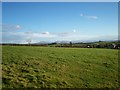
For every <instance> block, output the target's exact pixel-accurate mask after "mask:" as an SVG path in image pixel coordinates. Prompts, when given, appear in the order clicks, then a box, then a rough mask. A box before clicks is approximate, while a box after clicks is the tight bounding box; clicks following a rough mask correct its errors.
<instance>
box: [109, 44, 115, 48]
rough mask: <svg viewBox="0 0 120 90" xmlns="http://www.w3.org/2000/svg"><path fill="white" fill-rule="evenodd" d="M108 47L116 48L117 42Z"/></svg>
mask: <svg viewBox="0 0 120 90" xmlns="http://www.w3.org/2000/svg"><path fill="white" fill-rule="evenodd" d="M108 48H112V49H115V48H116V44H114V43H112V44H110V45H109V46H108Z"/></svg>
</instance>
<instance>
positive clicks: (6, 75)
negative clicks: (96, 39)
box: [2, 46, 118, 88]
mask: <svg viewBox="0 0 120 90" xmlns="http://www.w3.org/2000/svg"><path fill="white" fill-rule="evenodd" d="M2 86H3V88H22V87H23V88H28V87H30V88H32V87H34V88H106V87H107V88H116V87H118V50H114V49H97V48H55V47H39V46H38V47H37V46H3V47H2Z"/></svg>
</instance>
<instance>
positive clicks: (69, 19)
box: [0, 2, 118, 43]
mask: <svg viewBox="0 0 120 90" xmlns="http://www.w3.org/2000/svg"><path fill="white" fill-rule="evenodd" d="M0 27H2V31H1V32H0V33H2V42H3V43H27V41H28V40H31V41H32V43H34V42H40V41H62V40H65V41H75V40H79V41H85V40H117V37H118V3H117V2H111V3H110V2H102V3H100V2H96V3H95V2H74V3H73V2H38V3H37V2H31V3H30V2H21V3H20V2H19V3H17V2H16V3H15V2H4V3H3V4H2V25H0Z"/></svg>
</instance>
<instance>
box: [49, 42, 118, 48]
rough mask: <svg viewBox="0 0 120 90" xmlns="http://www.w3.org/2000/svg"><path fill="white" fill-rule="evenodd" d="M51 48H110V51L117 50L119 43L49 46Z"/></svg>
mask: <svg viewBox="0 0 120 90" xmlns="http://www.w3.org/2000/svg"><path fill="white" fill-rule="evenodd" d="M50 45H51V47H52V46H54V47H76V48H110V49H119V48H120V43H118V42H93V43H72V42H70V43H69V44H68V43H67V44H57V43H53V44H50Z"/></svg>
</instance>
